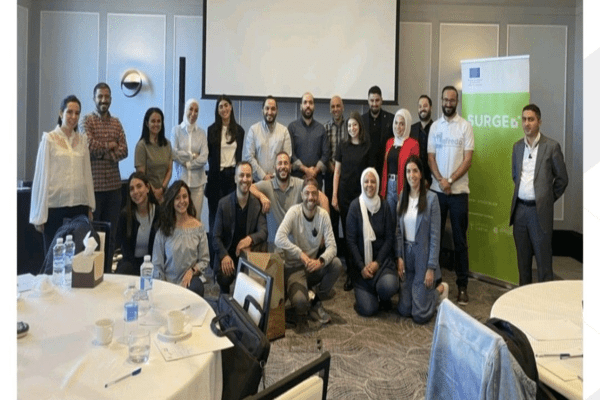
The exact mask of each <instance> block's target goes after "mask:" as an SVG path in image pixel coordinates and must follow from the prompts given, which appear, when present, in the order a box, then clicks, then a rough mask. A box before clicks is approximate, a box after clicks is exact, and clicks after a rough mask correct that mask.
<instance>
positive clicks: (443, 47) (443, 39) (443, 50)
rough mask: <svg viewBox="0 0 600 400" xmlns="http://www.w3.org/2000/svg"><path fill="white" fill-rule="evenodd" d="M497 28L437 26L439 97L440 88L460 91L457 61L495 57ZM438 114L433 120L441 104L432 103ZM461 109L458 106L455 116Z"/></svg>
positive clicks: (488, 26) (459, 105) (492, 26)
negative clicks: (438, 35) (438, 39)
mask: <svg viewBox="0 0 600 400" xmlns="http://www.w3.org/2000/svg"><path fill="white" fill-rule="evenodd" d="M499 29H500V28H499V26H498V25H494V24H446V23H442V24H440V58H439V69H438V76H439V79H438V94H439V97H440V98H441V95H442V88H444V86H447V85H454V86H455V87H456V88H457V89H458V90H459V91H461V92H462V78H461V69H460V62H461V61H462V60H470V59H477V58H488V57H498V34H499ZM434 107H435V110H437V113H435V112H432V114H433V115H432V118H434V119H435V118H439V117H440V116H441V115H442V114H441V102H440V101H436V102H435V103H434ZM461 110H462V105H461V103H459V104H458V113H459V114H460V113H461Z"/></svg>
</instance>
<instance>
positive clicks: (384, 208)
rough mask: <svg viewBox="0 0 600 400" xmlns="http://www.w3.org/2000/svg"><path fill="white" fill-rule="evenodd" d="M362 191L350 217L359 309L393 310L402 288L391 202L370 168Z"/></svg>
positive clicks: (348, 229)
mask: <svg viewBox="0 0 600 400" xmlns="http://www.w3.org/2000/svg"><path fill="white" fill-rule="evenodd" d="M360 182H361V189H362V193H361V195H360V196H359V197H358V198H356V199H355V200H354V201H352V204H350V209H349V211H348V217H347V221H346V234H347V236H346V241H347V243H348V250H349V253H350V257H349V265H348V273H349V275H350V276H351V278H352V281H353V282H354V296H355V297H356V306H355V309H356V312H358V314H360V315H363V316H370V315H373V314H375V313H376V312H377V311H378V310H379V309H380V308H381V309H385V310H389V309H390V308H391V301H390V300H391V298H392V296H393V295H394V294H396V293H397V292H398V274H397V273H396V268H395V266H394V222H393V219H392V216H391V210H390V207H389V205H388V204H387V202H385V201H382V200H381V198H380V197H379V194H378V190H379V175H378V174H377V171H376V170H375V168H367V169H365V170H364V171H363V173H362V175H361V177H360Z"/></svg>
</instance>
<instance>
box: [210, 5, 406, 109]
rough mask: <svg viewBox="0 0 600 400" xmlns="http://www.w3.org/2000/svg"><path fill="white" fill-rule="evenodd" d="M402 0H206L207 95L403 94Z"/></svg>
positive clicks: (389, 97) (355, 97)
mask: <svg viewBox="0 0 600 400" xmlns="http://www.w3.org/2000/svg"><path fill="white" fill-rule="evenodd" d="M399 14H400V0H353V1H348V0H304V1H299V2H295V1H290V0H252V1H249V0H245V1H244V0H242V1H240V0H204V14H203V16H204V27H203V28H204V37H203V64H204V65H203V69H202V74H203V77H202V85H203V86H202V91H203V93H202V95H203V98H215V97H216V96H218V95H221V94H227V95H229V96H230V97H234V98H239V99H253V98H258V99H262V98H264V97H265V96H266V95H269V94H271V95H273V96H275V97H278V98H291V99H297V98H299V97H300V96H301V95H302V93H304V92H306V91H310V92H312V93H313V95H314V96H315V97H316V98H317V99H319V98H320V99H329V98H330V97H331V96H332V95H334V94H339V95H340V96H342V98H343V99H344V100H356V101H361V100H362V101H364V99H365V98H366V97H367V91H368V89H369V88H370V87H371V86H373V85H378V86H379V87H380V88H381V91H382V97H383V99H384V100H385V101H386V102H392V101H393V102H394V103H395V102H397V100H398V81H397V79H398V43H399V34H400V29H399V26H400V23H399Z"/></svg>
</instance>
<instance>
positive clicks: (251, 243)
mask: <svg viewBox="0 0 600 400" xmlns="http://www.w3.org/2000/svg"><path fill="white" fill-rule="evenodd" d="M235 184H236V189H235V191H233V192H231V194H229V195H227V196H225V197H223V198H222V199H221V200H219V206H218V207H217V215H216V217H215V226H214V235H213V243H212V244H213V248H214V253H215V257H214V264H213V268H214V270H215V271H216V275H217V282H218V283H219V287H220V288H221V293H229V287H230V286H231V283H232V282H233V280H234V279H235V275H236V266H237V262H238V259H239V257H240V255H241V253H242V252H243V251H249V250H250V249H254V250H256V249H257V248H259V247H261V246H263V245H264V244H266V241H267V236H268V233H267V219H266V218H265V214H263V213H262V205H261V204H260V201H259V200H258V199H257V198H256V197H254V195H252V194H250V186H251V185H252V166H251V165H250V163H248V162H246V161H242V162H240V163H238V165H237V166H236V169H235Z"/></svg>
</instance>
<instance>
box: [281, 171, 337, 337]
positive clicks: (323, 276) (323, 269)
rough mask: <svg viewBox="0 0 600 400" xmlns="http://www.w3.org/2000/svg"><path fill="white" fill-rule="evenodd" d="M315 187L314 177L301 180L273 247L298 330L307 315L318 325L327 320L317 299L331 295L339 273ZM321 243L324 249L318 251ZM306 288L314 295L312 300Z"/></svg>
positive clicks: (332, 238)
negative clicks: (299, 196) (298, 194)
mask: <svg viewBox="0 0 600 400" xmlns="http://www.w3.org/2000/svg"><path fill="white" fill-rule="evenodd" d="M317 185H318V184H317V180H316V179H315V178H307V179H305V180H304V182H303V184H302V203H301V204H296V205H294V206H292V207H291V208H290V209H289V211H288V212H287V213H286V214H285V217H284V218H283V221H282V223H281V225H280V226H279V229H277V234H276V235H275V245H276V246H277V247H278V248H280V249H282V250H283V254H284V260H285V267H284V281H285V288H286V292H287V297H288V299H290V302H291V304H292V307H293V308H294V309H295V311H296V317H297V319H296V323H297V327H298V329H299V330H301V329H302V328H303V326H304V325H305V324H306V322H307V320H306V316H307V314H310V317H311V318H312V319H314V320H315V321H318V322H320V323H321V324H327V323H328V322H330V321H331V317H330V316H329V314H327V312H326V311H325V310H324V309H323V304H322V303H321V299H326V298H329V297H330V296H331V291H332V289H333V286H334V285H335V282H336V281H337V279H338V277H339V276H340V274H341V272H342V263H341V261H340V260H339V258H337V257H336V253H337V247H336V244H335V238H334V237H333V229H332V227H331V221H330V219H329V215H328V214H327V212H326V211H325V210H323V209H322V208H321V207H319V206H318V204H317V203H318V197H319V189H318V187H317ZM290 237H291V238H292V240H293V241H292V240H290ZM323 242H324V243H325V250H324V251H320V249H321V243H323ZM309 289H310V290H311V291H312V292H313V293H314V298H312V299H311V298H310V297H309Z"/></svg>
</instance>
